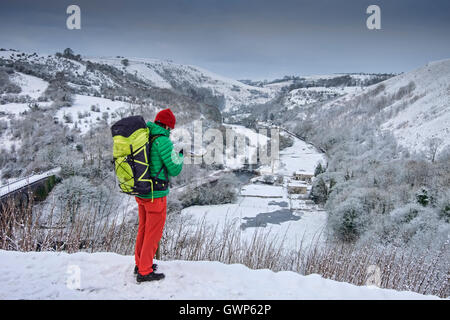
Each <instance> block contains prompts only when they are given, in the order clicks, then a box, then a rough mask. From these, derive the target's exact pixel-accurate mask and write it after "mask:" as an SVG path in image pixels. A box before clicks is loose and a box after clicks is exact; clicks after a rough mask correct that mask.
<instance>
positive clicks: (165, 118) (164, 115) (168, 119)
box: [155, 108, 176, 129]
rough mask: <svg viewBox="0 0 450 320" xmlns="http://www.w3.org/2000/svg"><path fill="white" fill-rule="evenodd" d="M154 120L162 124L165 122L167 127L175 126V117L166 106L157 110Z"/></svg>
mask: <svg viewBox="0 0 450 320" xmlns="http://www.w3.org/2000/svg"><path fill="white" fill-rule="evenodd" d="M155 122H161V123H162V124H165V125H167V126H168V127H169V128H171V129H173V128H175V122H176V119H175V116H174V115H173V113H172V111H171V110H170V109H169V108H167V109H164V110H161V111H160V112H158V114H157V115H156V118H155Z"/></svg>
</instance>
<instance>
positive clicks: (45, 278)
mask: <svg viewBox="0 0 450 320" xmlns="http://www.w3.org/2000/svg"><path fill="white" fill-rule="evenodd" d="M158 264H159V270H160V271H161V272H163V273H165V275H166V278H165V279H163V280H161V281H158V282H150V283H141V284H138V283H137V282H136V280H135V277H134V275H133V269H134V257H132V256H122V255H118V254H115V253H81V252H79V253H74V254H67V253H55V252H27V253H23V252H17V251H3V250H0V270H2V272H1V273H0V299H146V300H149V299H192V300H198V299H211V300H218V299H234V300H239V299H258V300H263V299H268V300H278V299H438V298H437V297H435V296H424V295H420V294H417V293H413V292H400V291H395V290H387V289H380V288H375V287H362V286H361V287H359V286H355V285H351V284H348V283H345V282H337V281H333V280H328V279H323V278H322V277H320V276H319V275H314V274H313V275H308V276H302V275H299V274H297V273H294V272H290V271H282V272H273V271H270V270H268V269H262V270H251V269H249V268H247V267H245V266H243V265H240V264H233V265H226V264H223V263H219V262H211V261H197V262H195V261H159V262H158Z"/></svg>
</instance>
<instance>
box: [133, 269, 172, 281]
mask: <svg viewBox="0 0 450 320" xmlns="http://www.w3.org/2000/svg"><path fill="white" fill-rule="evenodd" d="M164 277H165V275H164V273H155V272H154V271H153V272H151V273H149V274H146V275H145V276H143V275H141V274H140V273H138V274H137V276H136V281H137V282H144V281H154V280H161V279H164Z"/></svg>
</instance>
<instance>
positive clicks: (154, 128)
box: [134, 109, 183, 282]
mask: <svg viewBox="0 0 450 320" xmlns="http://www.w3.org/2000/svg"><path fill="white" fill-rule="evenodd" d="M175 121H176V119H175V116H174V114H173V113H172V111H171V110H170V109H164V110H162V111H160V112H159V113H158V114H157V115H156V118H155V121H154V122H147V127H148V128H149V129H150V136H157V137H156V138H155V139H154V140H153V144H152V147H151V153H150V173H151V176H158V178H160V179H162V180H166V181H168V180H169V177H171V176H172V177H174V176H177V175H178V174H179V173H180V172H181V169H182V167H183V150H181V152H180V153H179V154H176V153H175V151H174V149H173V144H172V142H171V141H170V139H169V136H170V130H171V129H174V128H175ZM168 194H169V188H167V189H166V190H164V191H152V192H150V193H149V194H147V195H140V196H136V201H137V203H138V210H139V228H138V234H137V238H136V247H135V262H136V266H135V269H134V272H135V274H136V275H137V276H136V280H137V282H143V281H153V280H161V279H163V278H164V274H163V273H155V270H156V268H157V265H156V264H153V257H154V256H155V253H156V250H157V248H158V243H159V241H160V240H161V237H162V234H163V229H164V223H165V221H166V210H167V195H168Z"/></svg>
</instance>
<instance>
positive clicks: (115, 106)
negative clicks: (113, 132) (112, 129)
mask: <svg viewBox="0 0 450 320" xmlns="http://www.w3.org/2000/svg"><path fill="white" fill-rule="evenodd" d="M74 100H75V101H74V103H73V105H72V106H70V107H63V108H61V109H59V110H58V112H57V113H56V115H55V117H56V118H57V119H58V120H59V121H61V122H62V123H66V125H67V126H69V127H70V128H73V127H75V125H76V127H77V128H78V129H80V131H81V134H84V133H86V132H87V131H89V129H91V128H92V127H93V126H95V125H96V124H97V123H99V122H100V121H104V120H103V113H105V112H106V113H107V114H108V118H107V120H106V121H108V123H109V124H111V123H113V122H115V121H117V120H119V118H118V117H117V116H115V114H114V113H115V112H117V111H118V110H119V109H121V108H123V109H127V108H129V107H130V106H129V105H128V104H127V103H126V102H122V101H112V100H110V99H105V98H99V97H91V96H84V95H79V94H77V95H75V96H74ZM92 107H94V109H95V110H96V111H92ZM68 117H70V121H67V119H69V118H68Z"/></svg>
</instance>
